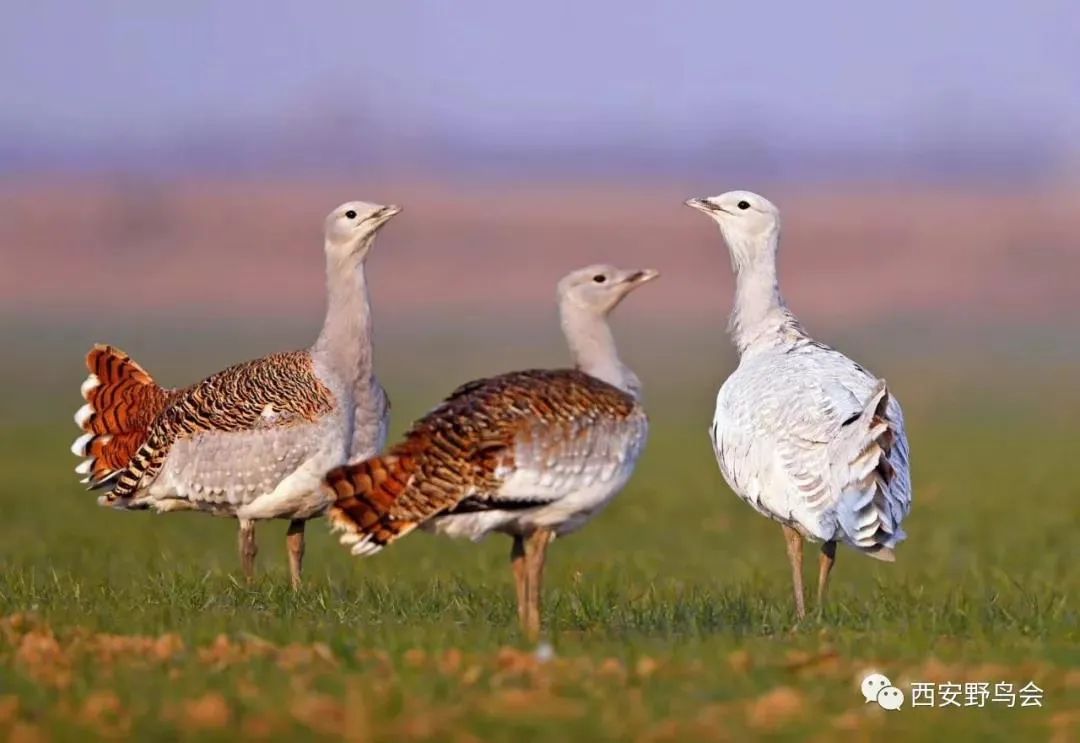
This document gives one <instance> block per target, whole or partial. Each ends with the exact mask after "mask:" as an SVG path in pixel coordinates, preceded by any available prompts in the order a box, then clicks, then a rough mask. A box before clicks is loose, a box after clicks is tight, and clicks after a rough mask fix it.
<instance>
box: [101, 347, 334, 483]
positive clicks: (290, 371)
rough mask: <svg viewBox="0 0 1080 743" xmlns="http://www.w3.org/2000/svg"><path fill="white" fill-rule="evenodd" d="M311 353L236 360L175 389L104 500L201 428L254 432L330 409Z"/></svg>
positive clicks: (149, 473) (142, 477)
mask: <svg viewBox="0 0 1080 743" xmlns="http://www.w3.org/2000/svg"><path fill="white" fill-rule="evenodd" d="M333 407H334V401H333V396H332V394H331V392H330V390H329V389H328V388H327V387H326V386H325V385H324V384H323V383H322V381H321V380H320V379H319V378H318V376H317V375H316V374H315V369H314V365H313V362H312V359H311V356H310V354H308V353H307V352H306V351H290V352H286V353H277V354H272V355H270V356H265V357H263V358H261V359H256V360H255V361H249V362H246V363H243V364H237V365H236V366H232V367H230V368H228V369H225V370H224V371H221V372H218V373H217V374H214V375H213V376H210V377H207V378H206V379H204V380H203V381H202V382H199V383H198V384H196V385H193V386H192V387H189V388H187V389H185V390H183V391H181V392H179V393H177V394H176V395H175V396H174V397H173V398H172V399H171V400H170V402H169V404H168V405H167V406H166V407H165V409H164V410H163V411H162V412H161V414H160V415H159V416H158V417H157V419H156V420H155V421H154V423H153V425H152V426H151V428H150V431H149V435H148V436H147V439H146V442H145V443H144V444H143V445H142V446H140V447H139V449H138V451H137V452H136V453H135V455H134V457H133V458H132V461H131V463H130V464H129V465H128V467H127V468H126V469H125V470H124V471H123V472H122V473H121V474H120V477H119V478H118V480H117V484H116V487H115V488H114V489H113V491H112V492H111V493H109V494H108V495H107V496H106V500H107V501H111V500H115V499H119V498H127V497H130V496H132V495H133V494H134V493H135V492H136V491H138V490H139V489H141V488H143V487H145V486H147V485H149V483H150V482H152V481H153V479H154V478H155V477H156V476H157V474H158V472H160V470H161V467H162V465H163V464H164V462H165V458H166V457H167V456H168V454H169V450H170V448H171V447H172V445H173V444H174V443H175V442H176V441H177V440H179V439H182V438H186V437H190V436H194V435H197V434H200V433H205V432H211V431H213V432H225V433H227V432H238V431H254V430H259V429H263V428H280V427H283V426H290V425H296V424H300V423H307V422H312V421H316V420H318V419H319V418H321V417H322V416H325V415H327V414H328V413H329V412H331V410H333Z"/></svg>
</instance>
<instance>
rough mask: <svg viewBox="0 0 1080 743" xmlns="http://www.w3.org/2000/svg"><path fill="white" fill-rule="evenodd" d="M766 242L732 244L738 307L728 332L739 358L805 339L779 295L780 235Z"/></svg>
mask: <svg viewBox="0 0 1080 743" xmlns="http://www.w3.org/2000/svg"><path fill="white" fill-rule="evenodd" d="M725 237H726V236H725ZM763 239H764V240H766V241H767V244H766V245H764V246H750V245H744V244H739V243H738V242H736V243H734V244H732V243H730V242H729V245H730V246H731V249H732V250H731V253H732V262H733V264H734V267H735V308H734V310H733V311H732V313H731V322H730V326H729V329H730V331H731V336H732V338H733V339H734V341H735V347H736V348H738V350H739V355H740V356H743V355H746V354H748V353H752V352H754V351H756V350H758V349H761V348H770V347H774V346H777V345H786V344H790V343H794V342H795V341H796V340H798V339H800V338H805V337H806V332H805V331H804V330H803V328H802V325H800V324H799V321H798V320H797V319H796V318H795V316H794V315H793V314H792V313H791V311H790V310H789V309H788V308H787V305H786V304H785V303H784V298H783V297H782V296H781V295H780V286H779V283H778V281H777V276H776V250H777V247H778V243H779V232H774V233H772V234H771V235H769V236H767V237H766V238H763Z"/></svg>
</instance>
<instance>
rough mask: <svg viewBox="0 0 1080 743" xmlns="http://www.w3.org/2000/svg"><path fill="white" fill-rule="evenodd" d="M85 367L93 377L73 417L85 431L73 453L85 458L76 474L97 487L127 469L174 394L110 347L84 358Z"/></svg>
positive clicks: (129, 359)
mask: <svg viewBox="0 0 1080 743" xmlns="http://www.w3.org/2000/svg"><path fill="white" fill-rule="evenodd" d="M86 368H87V370H88V371H89V372H90V376H88V377H87V378H86V381H85V382H83V384H82V389H81V392H82V396H83V399H84V400H86V404H85V405H83V406H82V407H81V408H79V410H78V411H77V412H76V413H75V423H76V424H77V425H78V426H79V427H80V428H82V430H83V431H84V433H83V434H82V435H81V436H79V438H78V439H76V440H75V443H74V444H73V445H72V447H71V450H72V452H73V453H74V454H75V455H76V456H81V457H86V459H85V460H83V462H82V463H81V464H79V466H78V467H76V468H75V471H76V472H77V473H79V474H80V475H82V476H83V480H82V481H83V482H84V483H87V484H88V485H89V486H90V487H91V488H95V487H101V486H102V485H104V484H106V483H107V482H109V481H111V480H112V479H114V478H115V477H116V476H117V475H118V474H119V473H120V472H121V471H122V470H124V469H125V468H126V467H127V466H128V464H129V462H130V461H131V458H132V457H133V456H134V454H135V452H136V451H137V450H138V449H139V447H140V446H141V445H142V444H143V443H144V442H145V441H146V438H147V436H148V434H149V430H150V427H151V425H152V424H153V422H154V419H155V418H157V416H158V414H159V413H161V411H162V410H164V408H165V405H166V404H167V402H168V400H169V398H170V396H171V395H172V394H173V393H172V392H171V391H170V390H165V389H162V388H161V387H160V386H158V384H157V383H156V382H154V380H153V379H151V377H150V375H149V374H148V373H147V372H146V370H145V369H143V368H142V367H141V366H139V365H138V364H136V363H135V362H134V361H132V360H131V358H129V357H128V355H127V354H125V353H124V352H123V351H121V350H119V349H117V348H113V347H112V346H105V345H100V344H99V345H96V346H94V347H93V348H92V349H91V350H90V353H88V354H87V356H86Z"/></svg>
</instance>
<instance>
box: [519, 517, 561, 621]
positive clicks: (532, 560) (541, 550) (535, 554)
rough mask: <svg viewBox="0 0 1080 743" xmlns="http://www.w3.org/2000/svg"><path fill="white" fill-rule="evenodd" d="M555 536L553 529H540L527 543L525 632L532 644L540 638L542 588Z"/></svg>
mask: <svg viewBox="0 0 1080 743" xmlns="http://www.w3.org/2000/svg"><path fill="white" fill-rule="evenodd" d="M554 536H555V533H554V532H552V531H551V529H546V528H540V529H537V530H536V531H534V532H533V533H532V534H531V535H530V536H529V538H528V541H527V543H526V550H525V570H526V572H527V574H528V579H527V580H526V583H525V585H526V592H527V600H526V606H527V611H526V614H525V624H524V630H525V637H526V638H527V639H528V640H529V641H530V642H535V641H536V640H537V638H539V637H540V587H541V584H542V583H543V581H544V561H545V559H546V558H547V547H548V545H549V544H550V543H551V540H552V539H553V538H554Z"/></svg>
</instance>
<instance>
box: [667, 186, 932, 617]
mask: <svg viewBox="0 0 1080 743" xmlns="http://www.w3.org/2000/svg"><path fill="white" fill-rule="evenodd" d="M687 204H688V205H689V206H691V207H693V208H695V209H698V210H699V211H702V212H705V213H706V214H708V215H709V216H711V217H712V218H713V219H714V220H715V221H716V222H717V223H718V224H719V226H720V230H721V232H722V233H723V235H724V239H725V241H726V242H727V243H728V248H729V249H730V252H731V260H732V266H733V268H734V270H735V277H736V280H735V306H734V311H733V313H732V317H731V331H732V336H733V339H734V341H735V345H736V347H737V348H738V351H739V366H738V368H737V369H736V370H735V372H734V373H732V375H731V376H730V377H728V379H727V381H725V382H724V384H723V386H722V387H721V388H720V391H719V393H718V394H717V398H716V412H715V414H714V417H713V423H712V426H711V428H710V438H711V439H712V443H713V448H714V450H715V452H716V459H717V462H718V463H719V466H720V471H721V472H722V473H723V475H724V479H725V480H727V483H728V485H729V486H730V487H731V489H732V490H733V491H735V493H736V495H738V496H739V497H740V498H742V499H743V500H744V501H746V502H747V503H749V504H750V505H751V506H753V507H754V508H755V509H756V510H757V511H758V512H759V513H761V514H764V515H765V516H768V517H769V518H771V519H773V520H775V521H778V522H779V523H781V524H782V525H783V526H784V530H785V536H786V538H787V542H788V556H789V558H790V560H791V564H792V577H793V580H794V588H795V601H796V607H797V610H798V614H799V616H800V617H801V616H803V614H804V613H805V609H804V606H803V594H802V573H801V562H802V539H803V538H808V539H811V540H814V541H820V542H823V543H824V546H823V548H822V562H821V567H820V572H819V583H818V598H819V602H821V601H823V600H824V594H825V588H826V586H827V583H828V577H829V573H830V571H831V569H832V565H833V561H834V559H835V546H836V544H837V543H838V542H839V543H843V544H846V545H848V546H850V547H852V548H854V549H856V550H858V551H859V552H861V553H863V554H866V555H870V556H872V557H875V558H877V559H880V560H887V561H892V560H893V559H895V557H894V552H893V549H894V547H895V546H896V545H897V544H899V543H900V542H901V541H902V540H903V539H904V538H905V537H906V534H905V533H904V530H903V528H902V522H903V520H904V517H905V516H907V514H908V511H909V510H910V508H911V479H910V475H909V470H908V442H907V436H906V434H905V432H904V417H903V413H902V412H901V410H900V404H899V402H897V400H896V398H895V397H894V396H893V395H892V394H891V393H890V392H889V390H888V387H887V386H886V384H885V382H884V380H881V379H878V378H877V377H875V376H874V375H873V374H871V373H870V372H868V371H867V370H866V369H864V368H863V367H862V366H860V365H859V364H857V363H855V362H854V361H852V360H851V359H849V358H848V357H846V356H844V355H843V354H842V353H840V352H838V351H835V350H833V349H832V348H829V347H828V346H826V345H824V344H822V343H819V342H817V341H815V340H814V339H812V338H811V337H810V336H809V335H808V334H807V333H806V331H805V330H804V329H803V327H802V325H801V324H800V323H799V321H798V320H797V319H796V318H795V316H794V315H793V314H792V312H791V311H790V310H789V309H788V308H787V305H786V304H785V303H784V300H783V298H782V297H781V295H780V289H779V283H778V281H777V271H776V254H777V250H778V248H779V240H780V217H779V212H778V211H777V209H776V207H775V206H774V205H773V204H772V203H770V202H769V201H768V200H767V199H765V198H763V197H761V196H758V195H757V194H754V193H750V192H748V191H732V192H729V193H726V194H721V195H720V196H714V197H711V198H707V199H691V200H690V201H688V202H687Z"/></svg>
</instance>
